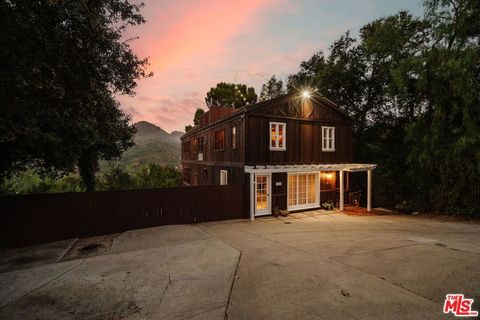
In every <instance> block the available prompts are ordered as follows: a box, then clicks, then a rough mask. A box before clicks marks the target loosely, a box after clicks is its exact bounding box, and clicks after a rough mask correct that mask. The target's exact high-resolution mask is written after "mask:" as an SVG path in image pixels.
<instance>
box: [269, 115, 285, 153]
mask: <svg viewBox="0 0 480 320" xmlns="http://www.w3.org/2000/svg"><path fill="white" fill-rule="evenodd" d="M286 131H287V125H286V124H285V123H281V122H270V150H280V151H282V150H286V149H287V141H286V133H287V132H286Z"/></svg>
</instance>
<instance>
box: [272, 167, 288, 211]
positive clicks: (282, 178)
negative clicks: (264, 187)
mask: <svg viewBox="0 0 480 320" xmlns="http://www.w3.org/2000/svg"><path fill="white" fill-rule="evenodd" d="M278 184H280V185H278ZM287 190H288V175H287V173H286V172H281V173H273V174H272V210H273V211H275V210H276V209H279V210H286V209H287Z"/></svg>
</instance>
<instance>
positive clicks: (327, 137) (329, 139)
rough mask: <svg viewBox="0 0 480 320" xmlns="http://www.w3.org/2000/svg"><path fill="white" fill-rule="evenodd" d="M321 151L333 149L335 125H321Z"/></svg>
mask: <svg viewBox="0 0 480 320" xmlns="http://www.w3.org/2000/svg"><path fill="white" fill-rule="evenodd" d="M322 151H335V127H322Z"/></svg>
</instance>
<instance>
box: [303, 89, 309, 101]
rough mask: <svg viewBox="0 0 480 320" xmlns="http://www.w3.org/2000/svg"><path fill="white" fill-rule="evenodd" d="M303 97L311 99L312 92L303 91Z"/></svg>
mask: <svg viewBox="0 0 480 320" xmlns="http://www.w3.org/2000/svg"><path fill="white" fill-rule="evenodd" d="M302 97H303V98H304V99H308V98H310V97H311V93H310V91H308V90H303V92H302Z"/></svg>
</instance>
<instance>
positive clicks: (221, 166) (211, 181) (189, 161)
mask: <svg viewBox="0 0 480 320" xmlns="http://www.w3.org/2000/svg"><path fill="white" fill-rule="evenodd" d="M243 119H244V118H243V117H242V116H241V115H240V114H239V115H238V116H236V117H233V118H231V119H228V120H226V121H219V122H218V123H217V124H212V125H211V126H208V127H206V128H203V129H201V130H197V131H196V132H193V133H191V134H189V135H187V136H184V137H182V166H184V167H189V168H191V170H192V174H191V176H192V179H191V180H192V183H191V185H192V186H193V185H218V184H220V181H219V176H220V170H227V171H228V176H229V177H228V183H229V184H238V183H243V181H244V179H243V166H244V159H245V157H244V150H245V143H244V126H243ZM233 127H235V128H236V132H237V139H236V147H235V148H232V143H231V142H232V128H233ZM221 130H224V132H225V135H224V148H223V149H222V150H215V132H218V131H221ZM195 141H202V142H203V146H202V148H201V151H203V152H202V153H203V160H198V159H199V152H198V149H197V148H194V146H196V145H199V143H198V142H195ZM195 177H197V179H195ZM184 180H185V179H184Z"/></svg>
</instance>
